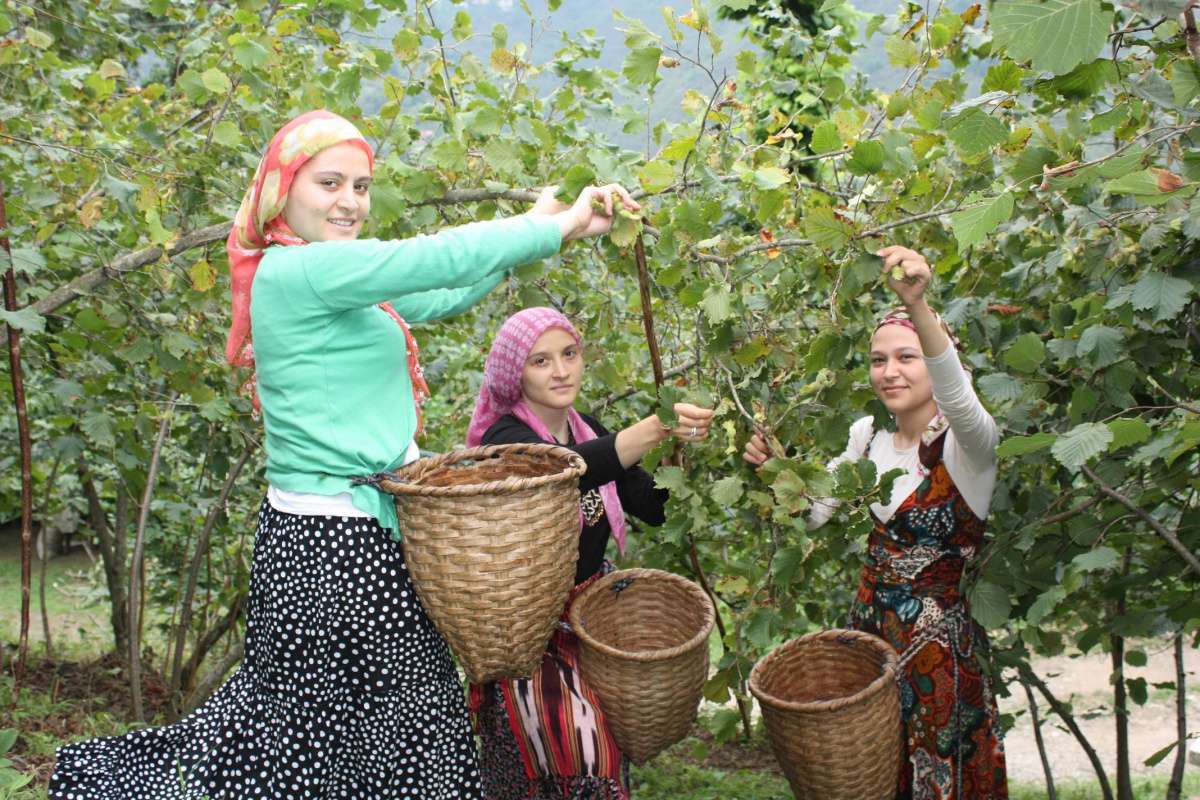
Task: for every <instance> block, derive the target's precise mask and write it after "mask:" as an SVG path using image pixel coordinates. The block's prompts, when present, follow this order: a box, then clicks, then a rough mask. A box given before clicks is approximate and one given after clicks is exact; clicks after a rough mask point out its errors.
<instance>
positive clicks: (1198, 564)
mask: <svg viewBox="0 0 1200 800" xmlns="http://www.w3.org/2000/svg"><path fill="white" fill-rule="evenodd" d="M1081 469H1082V470H1083V474H1084V475H1087V476H1088V479H1089V480H1091V482H1092V483H1094V484H1096V486H1097V488H1099V489H1100V493H1101V494H1103V495H1104V496H1106V497H1110V498H1112V499H1113V500H1116V501H1117V502H1118V503H1120V504H1121V505H1123V506H1125V507H1126V508H1128V509H1129V510H1130V511H1132V512H1133V513H1134V514H1136V515H1137V517H1138V518H1139V519H1141V520H1142V522H1144V523H1146V524H1147V525H1149V526H1150V529H1151V530H1153V531H1154V532H1155V533H1157V534H1158V535H1159V536H1161V537H1162V538H1163V539H1165V540H1166V541H1167V543H1168V544H1169V545H1171V547H1172V548H1174V550H1175V552H1176V553H1179V555H1180V557H1181V558H1182V559H1183V560H1184V561H1185V562H1186V563H1187V565H1188V566H1189V567H1191V568H1192V571H1193V572H1195V573H1196V575H1197V576H1198V577H1200V559H1198V558H1196V554H1195V553H1193V552H1191V551H1190V550H1188V549H1187V548H1186V547H1184V545H1183V542H1181V541H1179V537H1178V536H1176V535H1175V534H1174V533H1173V532H1171V531H1170V530H1168V529H1167V527H1166V526H1164V525H1163V524H1162V523H1161V522H1159V521H1158V520H1156V519H1155V518H1154V517H1152V516H1150V515H1149V514H1147V513H1146V512H1145V511H1143V510H1142V509H1141V508H1139V507H1138V506H1137V505H1136V504H1135V503H1134V502H1133V501H1132V500H1130V499H1129V498H1128V497H1126V496H1125V495H1123V494H1121V493H1120V492H1118V491H1117V490H1116V489H1113V488H1112V487H1110V486H1108V485H1107V484H1105V483H1104V481H1102V480H1101V479H1100V476H1099V475H1097V474H1096V473H1095V472H1093V471H1092V470H1091V469H1090V468H1089V467H1088V466H1087V465H1084V466H1083V467H1081Z"/></svg>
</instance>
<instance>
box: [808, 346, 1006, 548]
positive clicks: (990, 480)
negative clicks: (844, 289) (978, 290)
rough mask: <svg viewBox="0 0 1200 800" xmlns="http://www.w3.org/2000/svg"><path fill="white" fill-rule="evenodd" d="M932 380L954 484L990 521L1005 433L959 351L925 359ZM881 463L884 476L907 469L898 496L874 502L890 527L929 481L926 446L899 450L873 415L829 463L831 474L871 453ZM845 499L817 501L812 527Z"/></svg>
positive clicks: (894, 489) (879, 471) (898, 481)
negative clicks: (924, 454) (879, 428)
mask: <svg viewBox="0 0 1200 800" xmlns="http://www.w3.org/2000/svg"><path fill="white" fill-rule="evenodd" d="M925 365H926V367H928V368H929V378H930V381H931V382H932V383H933V399H934V401H935V402H936V403H937V404H938V408H940V409H941V411H942V414H944V415H945V417H946V421H947V422H949V423H950V429H949V430H947V431H946V433H945V434H944V435H945V437H946V443H945V448H944V449H943V451H942V458H943V460H944V461H945V462H946V469H947V471H948V472H949V473H950V478H951V479H952V480H953V481H954V485H955V486H957V487H958V490H959V491H960V492H962V496H963V499H964V500H966V502H967V505H968V506H969V507H970V509H971V511H973V512H974V513H975V516H977V517H979V518H980V519H985V518H986V517H987V515H988V508H989V507H990V506H991V503H992V491H993V490H994V489H995V488H996V445H997V444H999V443H1000V431H999V429H998V428H997V427H996V421H995V420H994V419H992V415H991V414H989V413H988V412H987V409H986V408H984V407H983V404H982V403H980V402H979V397H978V396H977V395H976V394H975V390H974V388H972V386H971V377H970V376H969V375H968V374H967V371H966V370H965V369H963V366H962V362H960V361H959V360H958V353H957V352H955V350H954V348H953V347H947V348H946V350H945V352H943V353H942V354H940V355H937V356H934V357H932V358H930V357H926V358H925ZM868 445H870V458H871V461H873V462H874V463H875V470H876V473H877V474H878V475H883V474H884V473H885V472H887V471H888V470H890V469H896V468H897V467H899V468H900V469H902V470H904V473H905V474H903V475H901V476H900V477H898V478H897V479H896V481H895V483H893V484H892V496H891V498H890V499H889V501H888V502H887V503H886V504H883V503H872V504H871V512H872V513H874V514H875V516H876V517H877V518H878V519H879V521H880V522H884V523H886V522H887V521H888V520H890V519H891V518H892V515H893V514H895V513H896V509H897V508H899V507H900V504H901V503H903V502H904V501H905V499H906V498H907V497H908V496H909V495H910V494H912V493H913V491H914V490H916V488H917V487H918V486H919V485H920V484H921V481H922V480H924V477H925V476H924V474H923V468H922V467H921V461H920V457H919V456H918V452H917V451H918V449H919V447H920V445H914V446H912V447H906V448H904V449H898V448H897V447H896V446H895V442H894V439H893V438H892V433H891V432H890V431H875V430H874V429H873V425H872V419H871V418H870V417H863V418H862V419H859V420H856V421H855V423H854V424H853V425H851V426H850V441H849V442H848V443H847V444H846V449H845V451H843V452H842V454H841V455H840V456H838V457H837V458H835V459H833V460H832V461H830V462H829V466H828V468H829V470H830V471H833V470H835V469H837V466H838V464H841V463H842V462H844V461H857V460H859V459H860V458H862V457H863V454H864V453H867V452H868V450H867V446H868ZM840 504H841V501H840V500H837V499H834V498H824V499H821V500H818V501H815V502H814V503H813V507H812V510H811V511H810V512H809V515H808V528H809V530H811V529H813V528H819V527H820V526H822V525H824V524H825V523H826V522H828V521H829V518H830V517H832V516H833V512H834V509H836V508H837V507H838V505H840Z"/></svg>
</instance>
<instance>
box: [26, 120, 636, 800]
mask: <svg viewBox="0 0 1200 800" xmlns="http://www.w3.org/2000/svg"><path fill="white" fill-rule="evenodd" d="M372 170H373V154H372V150H371V147H370V145H369V144H368V143H367V141H366V140H365V139H364V138H363V137H362V135H361V134H360V133H359V132H358V131H357V130H356V129H355V127H354V126H353V125H352V124H351V123H350V122H348V121H347V120H345V119H343V118H341V117H339V116H337V115H335V114H331V113H329V112H327V111H313V112H309V113H307V114H303V115H301V116H299V117H297V118H296V119H294V120H292V121H291V122H289V123H288V124H287V125H285V126H284V127H283V128H282V129H281V130H280V131H279V132H278V133H277V134H276V135H275V137H274V138H273V139H272V140H271V143H270V145H269V147H268V149H267V152H266V154H265V155H264V156H263V159H262V162H261V163H260V164H259V167H258V171H257V172H256V174H255V178H254V182H253V184H252V185H251V187H250V188H249V190H248V191H247V193H246V197H245V199H244V200H243V202H242V206H241V208H240V209H239V210H238V215H237V218H236V219H235V221H234V226H233V230H232V232H231V233H230V235H229V240H228V242H227V249H228V251H229V256H230V271H231V274H232V277H233V324H232V327H231V329H230V333H229V341H228V343H227V347H226V357H227V358H228V360H229V361H230V362H231V363H233V364H236V365H239V366H246V367H250V368H254V369H256V370H257V372H256V374H255V375H254V376H253V377H252V378H251V379H250V384H249V385H250V389H251V391H254V392H255V393H256V395H255V402H256V403H257V404H259V405H260V407H261V409H262V415H263V423H264V426H265V428H266V451H267V479H268V482H269V487H268V491H267V498H266V500H265V501H264V503H263V506H262V509H261V512H260V514H259V527H258V533H257V536H256V539H255V545H254V562H253V568H252V572H251V577H250V602H249V615H248V620H247V627H246V657H245V660H244V661H243V664H242V666H241V668H240V669H239V670H238V672H237V673H236V674H234V675H233V676H232V677H231V678H230V679H229V681H228V682H226V684H225V685H224V686H223V687H222V688H221V689H220V690H218V691H217V692H216V694H214V695H213V697H212V698H211V699H210V700H209V701H208V702H207V703H205V704H204V705H203V706H201V707H200V708H199V709H198V710H197V711H195V712H194V713H192V714H191V715H190V716H188V717H187V718H185V719H183V720H182V721H180V722H179V723H176V724H175V725H171V726H168V727H164V728H156V729H147V730H140V731H135V732H133V733H130V734H128V735H126V736H122V737H114V738H109V739H99V740H94V741H90V742H82V743H78V744H74V745H70V746H67V747H64V748H62V749H61V750H60V751H59V757H58V764H57V767H56V770H55V774H54V776H53V778H52V780H51V786H50V797H51V798H55V800H71V799H72V798H85V797H86V798H89V799H92V800H94V799H101V800H118V798H119V799H120V800H126V799H127V798H128V799H130V800H132V798H139V800H165V799H166V798H172V800H174V798H189V799H190V798H211V800H217V799H218V798H221V799H226V798H238V800H242V799H243V798H247V799H248V798H266V797H269V798H285V797H286V798H354V800H384V798H388V799H389V800H390V799H391V798H398V797H413V798H422V800H432V799H433V798H474V797H479V796H480V785H479V784H480V779H479V769H478V763H477V758H476V752H475V745H474V741H473V739H472V737H471V731H470V728H469V725H468V722H467V713H466V707H465V704H464V698H463V691H462V687H461V686H460V684H459V681H458V676H457V674H456V672H455V670H454V667H453V664H452V663H451V661H450V654H449V651H448V650H447V648H446V644H445V642H444V641H443V639H442V637H441V636H440V635H439V634H438V632H437V631H436V630H435V629H434V627H433V625H432V624H431V623H430V622H429V620H428V618H427V617H426V615H425V612H424V610H423V609H422V608H421V604H420V603H419V602H418V601H417V598H416V596H415V594H414V592H413V588H412V584H411V583H410V580H409V576H408V571H407V568H406V566H405V562H404V551H403V547H402V546H401V544H400V541H399V538H400V537H399V534H400V531H399V530H398V528H397V521H396V516H395V509H394V507H393V505H392V504H391V503H390V502H387V500H386V499H385V498H384V497H383V496H382V495H380V494H379V493H378V492H376V490H375V489H373V488H370V487H366V486H355V485H352V483H351V480H350V479H351V477H352V476H356V475H367V474H371V473H374V472H378V471H380V470H390V469H394V468H396V467H398V466H401V465H402V464H404V463H407V462H409V461H411V460H414V459H415V458H416V457H417V447H416V444H415V442H414V436H415V435H416V434H417V433H418V432H419V430H420V429H421V415H420V403H421V401H422V400H423V399H424V398H425V396H427V394H428V389H427V387H426V385H425V381H424V378H423V377H422V375H421V369H420V366H419V364H418V362H417V348H416V343H415V341H414V340H413V338H412V334H411V333H410V332H409V330H408V326H407V324H406V322H405V319H408V320H412V321H425V320H434V319H440V318H443V317H448V316H451V315H454V314H456V313H459V312H461V311H464V310H466V309H467V308H469V307H470V306H471V305H473V304H474V303H476V302H477V301H479V300H480V299H481V298H482V297H484V296H485V295H486V294H487V293H488V292H489V291H490V290H491V289H492V288H493V287H494V286H496V284H498V283H499V282H500V281H501V280H503V279H504V277H505V276H506V275H507V274H508V272H509V270H510V269H511V268H513V267H515V266H518V265H520V264H522V263H525V262H528V261H531V260H534V259H539V258H546V257H548V256H551V255H553V254H554V253H556V252H558V249H559V248H560V247H561V245H562V243H563V242H565V241H570V240H572V239H578V238H582V237H585V236H595V235H599V234H602V233H605V232H607V231H608V229H609V228H610V226H611V225H612V213H613V208H612V203H613V195H614V194H616V195H617V196H618V197H619V198H620V200H621V202H623V203H624V205H625V206H627V207H628V208H630V209H633V210H636V209H637V208H638V205H637V203H635V202H634V201H633V199H632V198H631V197H630V196H629V194H628V193H627V192H626V191H625V190H624V189H623V188H621V187H620V186H616V185H612V186H606V187H603V188H600V187H588V188H587V189H585V190H584V191H583V192H582V193H581V194H580V196H579V199H578V200H577V201H576V202H575V203H573V204H572V205H569V206H568V205H565V204H562V203H559V202H558V201H557V200H555V199H554V196H553V192H552V190H546V191H544V192H543V193H542V195H541V197H540V198H539V199H538V201H537V203H536V204H535V205H534V207H533V208H532V209H531V210H530V211H529V213H527V214H524V215H521V216H517V217H512V218H509V219H501V220H495V221H491V222H480V223H474V224H470V225H463V226H461V227H458V228H452V229H449V230H446V231H443V232H441V233H438V234H436V235H433V236H418V237H414V238H412V239H406V240H402V241H377V240H359V239H358V234H359V231H360V229H361V227H362V224H363V221H364V220H365V219H366V217H367V213H368V211H369V210H370V194H369V187H370V182H371V174H372ZM598 207H599V208H603V210H602V211H601V210H597V208H598ZM251 286H253V292H251ZM251 337H252V338H253V343H254V344H253V347H251V345H250V341H251Z"/></svg>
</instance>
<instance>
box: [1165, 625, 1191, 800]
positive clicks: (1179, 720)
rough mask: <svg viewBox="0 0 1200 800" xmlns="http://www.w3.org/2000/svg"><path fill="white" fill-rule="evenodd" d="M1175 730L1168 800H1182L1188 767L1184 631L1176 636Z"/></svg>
mask: <svg viewBox="0 0 1200 800" xmlns="http://www.w3.org/2000/svg"><path fill="white" fill-rule="evenodd" d="M1174 644H1175V648H1174V649H1175V728H1176V734H1177V736H1178V737H1179V745H1178V746H1177V747H1176V748H1175V766H1173V767H1172V768H1171V782H1170V783H1168V784H1167V800H1180V798H1181V797H1182V796H1183V770H1184V767H1185V766H1186V765H1187V755H1188V754H1187V749H1188V725H1187V673H1186V672H1184V669H1183V631H1180V632H1179V633H1177V634H1175V642H1174Z"/></svg>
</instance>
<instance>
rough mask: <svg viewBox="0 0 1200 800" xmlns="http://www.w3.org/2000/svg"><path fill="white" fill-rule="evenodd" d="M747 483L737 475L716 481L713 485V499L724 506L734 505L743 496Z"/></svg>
mask: <svg viewBox="0 0 1200 800" xmlns="http://www.w3.org/2000/svg"><path fill="white" fill-rule="evenodd" d="M744 486H745V484H744V483H743V481H742V479H741V478H739V477H737V476H736V475H728V476H726V477H724V478H721V479H720V480H718V481H716V482H715V483H714V484H713V487H712V499H713V501H714V502H715V503H717V504H718V505H722V506H726V507H729V506H732V505H734V504H735V503H737V501H738V500H740V499H741V498H742V490H743V488H744Z"/></svg>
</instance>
